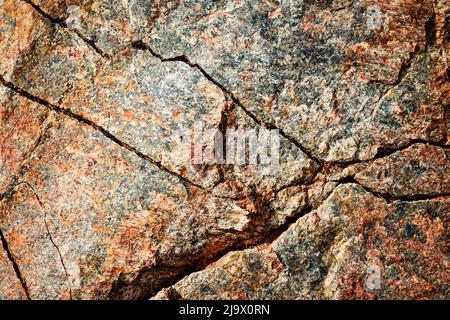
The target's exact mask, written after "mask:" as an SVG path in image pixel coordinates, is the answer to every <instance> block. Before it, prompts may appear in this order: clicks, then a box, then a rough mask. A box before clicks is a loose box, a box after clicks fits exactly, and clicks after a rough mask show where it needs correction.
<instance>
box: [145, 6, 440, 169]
mask: <svg viewBox="0 0 450 320" xmlns="http://www.w3.org/2000/svg"><path fill="white" fill-rule="evenodd" d="M206 3H207V4H206ZM206 3H205V4H203V5H200V6H197V5H194V4H193V1H186V2H184V3H183V4H180V5H179V6H178V7H177V8H176V9H175V10H174V11H173V12H171V13H170V14H169V15H168V16H167V17H166V18H165V19H162V20H161V21H159V22H158V23H156V24H155V26H154V28H153V29H152V30H151V32H150V35H149V36H148V37H147V40H146V42H147V43H148V45H149V46H150V47H152V48H153V49H154V50H155V51H156V52H157V53H158V54H160V55H162V56H163V57H165V58H172V57H177V56H183V55H184V56H187V58H188V59H189V60H190V61H191V62H192V63H194V64H199V65H200V66H201V67H202V68H203V69H204V70H205V71H206V72H207V73H208V74H210V75H211V76H212V77H213V78H214V79H215V80H216V81H218V82H219V83H221V84H222V85H223V86H224V87H225V88H227V89H228V90H230V91H231V92H233V94H234V95H235V96H236V97H237V98H238V99H239V100H240V102H241V103H242V104H243V106H245V107H246V109H248V110H250V111H251V112H252V113H254V114H255V115H256V116H257V117H258V118H259V119H261V120H262V121H264V122H267V123H269V124H271V125H276V126H277V127H279V128H280V129H283V131H285V132H286V133H287V134H289V135H290V136H291V137H293V138H295V139H296V140H297V141H298V142H299V143H301V144H302V145H303V146H304V147H305V148H307V149H308V150H309V151H310V152H311V153H312V154H314V155H315V156H316V157H318V158H320V159H323V160H327V161H333V162H343V161H344V162H345V161H352V160H357V159H359V160H366V159H371V158H373V157H375V155H376V153H377V151H378V150H379V149H382V148H387V147H389V148H396V147H399V146H402V145H405V144H407V143H408V142H409V141H411V140H414V139H422V140H427V141H433V142H437V141H440V140H442V139H443V137H444V136H443V134H444V132H445V120H444V112H443V109H442V106H441V105H440V101H441V99H442V97H441V96H440V93H439V92H435V89H438V90H437V91H440V90H441V88H440V87H439V88H437V87H433V80H434V79H435V77H436V74H435V73H436V72H437V70H441V65H440V61H441V59H442V58H441V57H440V53H439V51H434V50H433V48H431V47H429V46H431V45H432V43H430V42H427V30H426V26H427V25H429V24H430V23H429V22H430V21H432V20H430V19H431V18H432V16H433V5H432V1H425V2H423V1H422V2H420V3H419V2H411V1H406V0H405V1H399V2H396V3H395V4H394V3H392V2H390V1H384V0H383V1H353V2H351V1H339V2H335V1H334V2H323V1H321V2H310V1H308V2H303V1H280V2H279V3H278V2H277V3H273V4H272V3H269V2H266V1H250V0H247V1H206ZM371 5H378V8H379V9H380V10H381V12H382V14H383V19H382V20H381V22H382V24H381V25H380V26H378V27H376V30H372V29H371V28H369V27H368V26H367V23H368V19H369V17H368V16H367V15H368V14H369V11H368V8H370V7H371ZM411 30H414V32H412V31H411ZM430 32H432V31H430ZM427 45H428V47H427ZM425 50H427V53H428V54H420V53H422V52H424V51H425ZM389 84H394V85H393V86H387V85H389Z"/></svg>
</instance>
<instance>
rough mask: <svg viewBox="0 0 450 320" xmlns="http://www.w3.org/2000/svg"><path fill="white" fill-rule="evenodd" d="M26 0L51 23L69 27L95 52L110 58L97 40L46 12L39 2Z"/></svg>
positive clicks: (65, 27)
mask: <svg viewBox="0 0 450 320" xmlns="http://www.w3.org/2000/svg"><path fill="white" fill-rule="evenodd" d="M22 1H25V2H26V3H28V4H29V5H30V6H32V7H33V8H34V9H35V10H36V11H37V12H38V13H39V14H40V15H41V16H43V17H44V18H46V19H47V20H49V21H50V22H51V23H53V24H57V25H59V26H60V27H62V28H64V29H68V30H70V31H72V32H73V33H75V34H76V35H77V36H78V37H79V38H80V39H81V40H83V41H84V42H85V43H86V44H87V45H88V46H89V47H91V48H92V49H93V50H94V51H95V52H97V53H98V54H99V55H101V56H102V57H103V58H106V59H109V58H110V56H109V55H108V54H107V53H106V52H104V51H103V50H101V49H100V48H99V47H98V46H97V45H96V44H95V41H93V40H91V39H88V38H87V37H86V36H84V35H83V34H82V33H81V32H80V31H79V30H77V29H73V28H69V27H68V26H67V23H66V22H65V21H64V20H62V19H60V18H56V17H53V16H51V15H50V14H48V13H47V12H45V11H44V10H43V9H42V8H41V7H39V6H38V5H37V4H35V3H34V2H32V1H31V0H22Z"/></svg>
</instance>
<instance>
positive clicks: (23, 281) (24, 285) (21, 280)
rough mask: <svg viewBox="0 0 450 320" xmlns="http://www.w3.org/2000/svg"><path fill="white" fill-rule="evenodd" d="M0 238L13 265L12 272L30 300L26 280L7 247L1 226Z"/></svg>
mask: <svg viewBox="0 0 450 320" xmlns="http://www.w3.org/2000/svg"><path fill="white" fill-rule="evenodd" d="M0 239H1V242H2V245H3V249H4V250H5V252H6V255H7V256H8V259H9V261H10V262H11V263H12V265H13V268H14V272H15V273H16V276H17V279H19V281H20V284H21V285H22V288H23V290H24V291H25V295H26V296H27V299H28V300H31V297H30V293H29V291H28V285H27V282H26V281H25V278H24V277H23V275H22V273H21V271H20V268H19V265H18V264H17V262H16V260H15V258H14V255H13V254H12V252H11V250H10V249H9V246H8V242H7V241H6V238H5V236H4V235H3V231H2V229H1V228H0Z"/></svg>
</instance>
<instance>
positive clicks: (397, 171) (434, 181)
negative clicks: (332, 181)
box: [355, 144, 450, 197]
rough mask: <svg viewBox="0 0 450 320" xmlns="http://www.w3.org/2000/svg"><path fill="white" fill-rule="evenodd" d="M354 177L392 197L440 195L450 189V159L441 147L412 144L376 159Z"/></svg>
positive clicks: (368, 186)
mask: <svg viewBox="0 0 450 320" xmlns="http://www.w3.org/2000/svg"><path fill="white" fill-rule="evenodd" d="M355 179H356V181H358V182H359V183H360V184H361V185H363V186H365V187H367V188H369V189H370V190H373V191H375V192H378V193H382V194H386V195H388V196H391V197H408V196H410V197H413V196H421V195H428V196H439V195H444V194H448V193H449V191H450V160H449V158H448V154H447V152H446V151H445V150H444V149H442V148H440V147H435V146H431V145H425V144H414V145H412V146H411V147H409V148H408V149H406V150H403V151H398V152H396V153H394V154H392V155H390V156H388V157H386V158H382V159H377V160H375V161H374V162H373V163H372V164H371V165H370V166H369V167H368V168H366V169H365V170H363V171H361V172H359V173H358V174H356V176H355Z"/></svg>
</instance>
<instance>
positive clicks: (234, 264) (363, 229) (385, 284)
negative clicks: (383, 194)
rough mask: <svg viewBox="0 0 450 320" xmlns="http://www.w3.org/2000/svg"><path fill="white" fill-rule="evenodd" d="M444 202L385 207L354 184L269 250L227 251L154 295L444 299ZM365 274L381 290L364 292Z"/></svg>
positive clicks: (446, 210)
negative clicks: (377, 281)
mask: <svg viewBox="0 0 450 320" xmlns="http://www.w3.org/2000/svg"><path fill="white" fill-rule="evenodd" d="M449 209H450V207H449V202H448V198H442V199H441V200H435V201H418V202H414V203H409V202H395V203H386V202H385V201H384V200H382V199H379V198H376V197H374V196H373V195H372V194H370V193H368V192H366V191H364V190H363V189H362V188H361V187H359V186H357V185H354V184H347V185H342V186H339V187H337V188H336V189H335V191H334V192H333V193H332V195H331V196H330V197H329V198H328V199H327V200H326V201H325V202H324V203H323V205H322V206H320V207H319V208H318V209H317V210H316V211H313V212H311V213H310V214H308V215H307V216H305V217H302V218H300V219H299V220H298V221H297V222H296V223H295V224H293V225H292V226H291V227H290V228H289V229H288V230H287V231H286V232H285V233H283V234H282V235H281V236H280V237H279V238H278V239H276V240H275V241H274V242H273V243H272V244H270V245H267V244H264V245H261V246H258V247H256V248H252V249H247V250H244V251H240V252H232V253H229V254H228V255H226V256H225V257H223V258H222V259H220V260H219V261H217V262H216V263H214V264H212V265H210V266H209V267H208V268H206V269H205V270H202V271H200V272H197V273H193V274H191V275H189V276H188V277H186V278H184V279H183V280H181V281H180V282H178V283H176V284H175V285H174V286H173V287H171V288H170V289H171V290H170V289H169V290H167V289H165V290H163V291H161V292H160V293H158V295H156V296H155V298H157V299H164V298H167V296H168V295H167V293H168V292H171V291H172V294H173V291H174V290H175V292H176V293H177V295H178V297H179V298H180V299H376V298H378V299H421V298H434V299H444V298H446V297H448V294H449V288H448V283H447V271H448V265H447V262H446V255H447V249H448V248H447V247H448V243H445V238H446V236H447V235H448V213H449ZM372 270H379V271H380V274H381V276H380V280H381V281H380V286H379V287H374V288H372V287H370V286H365V283H366V280H368V277H370V276H371V273H370V272H372Z"/></svg>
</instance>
